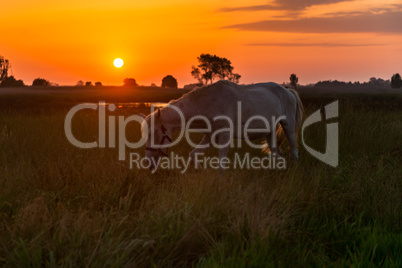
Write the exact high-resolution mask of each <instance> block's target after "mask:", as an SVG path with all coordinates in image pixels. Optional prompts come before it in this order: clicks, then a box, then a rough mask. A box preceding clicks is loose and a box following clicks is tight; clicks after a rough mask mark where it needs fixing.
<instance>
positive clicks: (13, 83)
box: [0, 76, 25, 87]
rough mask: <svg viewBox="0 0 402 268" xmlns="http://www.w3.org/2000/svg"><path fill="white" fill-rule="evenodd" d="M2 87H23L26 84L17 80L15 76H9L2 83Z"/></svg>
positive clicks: (0, 84)
mask: <svg viewBox="0 0 402 268" xmlns="http://www.w3.org/2000/svg"><path fill="white" fill-rule="evenodd" d="M0 86H1V87H23V86H25V85H24V82H23V81H22V80H17V79H15V78H14V76H9V77H6V78H4V79H3V81H1V83H0Z"/></svg>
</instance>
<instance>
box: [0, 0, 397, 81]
mask: <svg viewBox="0 0 402 268" xmlns="http://www.w3.org/2000/svg"><path fill="white" fill-rule="evenodd" d="M0 11H1V12H0V25H1V26H0V55H1V56H3V57H5V58H6V59H9V61H10V62H11V65H12V74H13V75H14V76H15V77H16V78H17V79H22V80H23V81H24V82H25V84H28V85H30V84H31V83H32V81H33V80H34V79H35V78H38V77H41V78H45V79H47V80H49V81H50V82H52V83H57V84H59V85H75V84H76V83H77V81H79V80H82V81H84V82H86V81H91V82H93V83H95V82H97V81H100V82H102V83H103V84H104V85H121V84H122V83H123V80H124V78H128V77H132V78H135V79H136V80H137V83H138V84H140V85H150V84H151V83H155V84H157V85H160V84H161V81H162V78H163V77H164V76H166V75H173V76H174V77H175V78H176V79H177V80H178V83H179V87H183V86H184V85H186V84H189V83H195V82H196V80H195V79H194V78H193V77H192V76H191V67H192V66H193V65H197V57H198V56H199V55H200V54H201V53H210V54H216V55H217V56H220V57H226V58H227V59H229V60H231V62H232V65H233V66H234V72H236V73H239V74H241V75H242V78H241V79H240V83H246V84H248V83H257V82H267V81H274V82H277V83H282V82H284V81H285V82H287V81H289V76H290V74H291V73H295V74H297V76H298V77H299V83H300V84H309V83H315V82H318V81H322V80H341V81H368V80H369V78H370V77H377V78H383V79H390V77H391V76H392V75H393V74H394V73H397V72H399V73H402V27H401V25H402V0H344V1H341V0H321V1H319V0H304V1H300V0H271V1H270V0H248V1H239V0H230V1H229V0H202V1H201V0H200V1H199V0H172V1H167V0H147V1H143V0H142V1H137V0H68V1H67V0H58V1H54V0H12V1H11V0H10V1H2V3H1V4H0ZM115 58H122V59H123V60H124V65H123V67H122V68H116V67H114V66H113V60H114V59H115Z"/></svg>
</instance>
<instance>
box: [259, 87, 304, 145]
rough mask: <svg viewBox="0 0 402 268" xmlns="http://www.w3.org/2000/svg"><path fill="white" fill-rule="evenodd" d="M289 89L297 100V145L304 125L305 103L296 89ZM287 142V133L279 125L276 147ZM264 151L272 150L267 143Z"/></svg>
mask: <svg viewBox="0 0 402 268" xmlns="http://www.w3.org/2000/svg"><path fill="white" fill-rule="evenodd" d="M288 89H289V91H290V92H292V94H293V95H294V96H295V98H296V115H295V123H296V124H295V135H296V143H297V141H298V137H299V131H300V128H301V125H302V120H303V113H304V108H303V103H302V102H301V100H300V97H299V94H298V93H297V91H296V90H294V89H291V88H288ZM285 140H286V134H285V131H283V128H282V126H281V124H278V128H277V130H276V146H278V147H280V146H281V145H282V144H283V143H284V142H285ZM263 151H264V152H266V153H269V152H270V149H269V148H268V146H267V143H266V142H264V148H263Z"/></svg>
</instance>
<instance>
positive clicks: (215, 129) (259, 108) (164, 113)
mask: <svg viewBox="0 0 402 268" xmlns="http://www.w3.org/2000/svg"><path fill="white" fill-rule="evenodd" d="M239 102H240V103H241V108H242V109H241V114H239V111H238V106H239V105H238V104H239ZM172 106H174V107H172ZM177 108H178V109H179V110H180V111H181V112H182V115H183V116H184V120H185V121H188V120H190V119H191V118H193V117H195V116H198V117H200V116H202V117H204V118H207V119H208V120H209V122H210V123H211V129H210V130H211V133H215V134H216V135H211V133H204V136H203V138H202V140H201V142H200V143H199V144H198V146H197V147H195V148H194V150H192V151H191V152H190V157H191V159H193V160H194V159H195V158H194V157H195V154H196V153H201V152H202V151H204V150H205V149H206V148H208V147H210V146H211V142H212V140H211V138H212V137H213V138H214V139H215V142H216V143H215V144H219V145H222V146H220V147H219V158H220V159H221V160H222V158H224V157H226V156H227V153H228V150H229V145H230V142H231V140H232V139H244V138H245V137H244V135H242V133H243V130H242V131H239V132H236V131H235V132H234V134H233V135H230V133H229V132H228V131H219V130H222V129H228V127H232V128H233V126H241V127H244V124H245V123H246V122H247V120H249V119H250V118H251V117H253V116H254V117H255V116H259V117H263V118H266V119H267V120H270V119H271V118H277V119H280V120H278V121H277V122H276V123H275V124H274V127H273V129H271V131H267V129H266V125H265V124H264V123H263V121H262V120H253V121H251V122H249V123H250V124H249V126H248V127H249V128H252V129H261V131H260V132H253V133H251V134H249V135H248V138H250V139H258V138H262V137H265V139H266V145H267V146H268V147H269V149H268V151H269V150H270V151H271V152H272V153H273V154H274V155H276V154H279V155H280V154H281V151H280V148H279V146H280V144H281V143H282V142H283V141H284V136H285V135H286V138H287V140H288V141H289V144H290V155H291V159H292V160H294V161H297V160H298V151H297V144H296V140H297V134H298V131H299V129H300V126H301V122H302V116H303V105H302V103H301V101H300V98H299V96H298V94H297V93H296V92H295V91H294V90H291V89H286V88H284V87H282V86H281V85H278V84H276V83H272V82H270V83H260V84H253V85H244V86H243V85H237V84H235V83H232V82H229V81H227V80H221V81H218V82H216V83H214V84H211V85H208V86H204V87H200V88H196V89H194V90H192V91H191V92H189V93H187V94H185V95H183V96H182V97H181V98H179V99H177V100H173V101H171V102H169V104H168V105H167V106H166V107H164V108H162V109H158V110H157V111H155V112H153V113H152V114H150V115H148V116H147V117H144V118H145V120H144V122H143V123H142V135H143V138H148V139H147V142H146V154H145V156H146V158H148V159H149V160H151V159H152V160H153V161H152V162H153V163H155V162H154V161H157V160H158V159H159V158H160V157H161V156H167V152H166V150H164V149H162V148H158V146H152V144H151V134H153V137H154V139H153V141H154V144H155V143H156V144H157V145H165V147H166V146H167V145H168V144H170V143H171V142H172V135H173V133H174V132H175V131H176V130H181V128H182V126H183V122H182V121H183V118H181V117H180V116H179V113H178V112H177V110H178V109H177ZM217 116H225V117H227V118H230V119H232V122H233V124H232V125H231V124H230V123H229V122H228V121H227V120H214V118H216V117H217ZM239 117H240V118H239ZM151 121H153V122H154V124H153V125H151ZM198 121H199V120H198ZM144 124H147V127H144ZM193 127H196V128H205V122H198V123H197V120H195V121H194V122H193V124H192V128H193ZM145 129H147V130H148V133H145V131H144V130H145ZM283 132H284V134H285V135H284V134H283ZM275 134H276V135H275ZM145 136H147V137H145ZM276 138H277V141H278V142H276ZM271 141H272V143H271Z"/></svg>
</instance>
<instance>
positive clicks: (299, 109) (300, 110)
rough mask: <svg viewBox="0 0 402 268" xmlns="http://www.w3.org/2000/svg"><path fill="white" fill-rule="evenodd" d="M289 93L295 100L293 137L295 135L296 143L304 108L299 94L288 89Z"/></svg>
mask: <svg viewBox="0 0 402 268" xmlns="http://www.w3.org/2000/svg"><path fill="white" fill-rule="evenodd" d="M289 90H290V92H292V93H293V95H294V96H295V98H296V118H295V123H296V125H295V135H296V142H297V140H298V137H299V131H300V128H301V125H302V120H303V114H304V108H303V103H302V102H301V100H300V97H299V94H298V93H297V91H296V90H294V89H291V88H289Z"/></svg>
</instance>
